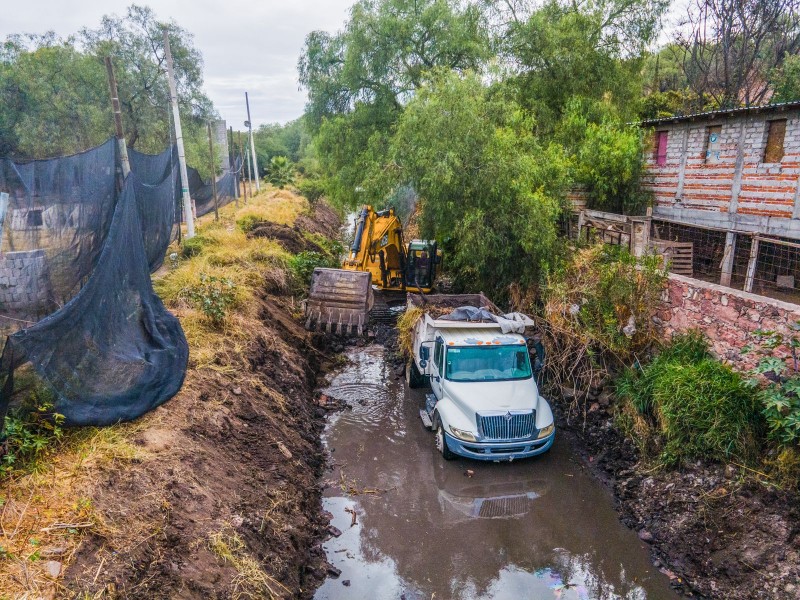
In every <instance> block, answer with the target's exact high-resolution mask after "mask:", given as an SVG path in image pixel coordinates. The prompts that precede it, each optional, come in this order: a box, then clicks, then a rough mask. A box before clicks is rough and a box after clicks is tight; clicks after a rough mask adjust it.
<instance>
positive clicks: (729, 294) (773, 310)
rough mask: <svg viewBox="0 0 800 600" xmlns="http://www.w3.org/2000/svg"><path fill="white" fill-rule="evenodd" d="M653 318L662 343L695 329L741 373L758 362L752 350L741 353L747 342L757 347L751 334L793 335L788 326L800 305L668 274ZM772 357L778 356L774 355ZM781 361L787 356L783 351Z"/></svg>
mask: <svg viewBox="0 0 800 600" xmlns="http://www.w3.org/2000/svg"><path fill="white" fill-rule="evenodd" d="M657 318H658V319H660V320H661V322H662V323H663V327H664V333H665V335H666V337H667V339H669V338H670V337H671V336H672V335H673V334H674V333H680V332H684V331H686V330H688V329H692V328H696V329H699V330H700V331H702V332H703V333H704V334H705V335H706V337H708V339H709V341H710V342H711V346H712V349H713V351H714V353H715V354H716V355H717V356H718V357H719V358H721V359H724V360H727V361H728V362H730V363H731V364H732V365H733V366H734V367H736V368H737V369H740V370H746V369H750V368H752V367H754V366H755V365H756V364H757V363H758V361H759V360H760V355H758V353H757V352H750V353H748V354H742V353H741V349H742V348H743V347H744V346H746V345H748V344H750V345H752V346H754V348H755V349H757V348H758V347H759V343H758V341H757V340H756V339H754V338H753V336H752V335H751V334H752V332H753V331H755V330H757V329H763V330H770V331H777V332H780V333H782V334H784V335H785V336H787V337H789V336H792V335H797V334H798V332H796V331H794V330H793V329H792V325H793V324H795V323H797V322H798V321H800V306H799V305H797V304H790V303H788V302H782V301H780V300H773V299H772V298H766V297H764V296H757V295H755V294H748V293H746V292H740V291H738V290H732V289H730V288H727V287H723V286H720V285H716V284H713V283H706V282H704V281H699V280H697V279H692V278H690V277H683V276H681V275H674V274H671V275H670V276H669V283H668V288H667V291H666V292H665V294H664V302H663V306H662V310H661V311H660V312H659V314H658V317H657ZM776 355H778V356H780V355H781V353H780V352H777V351H776ZM783 357H784V358H788V357H789V354H788V352H787V353H783Z"/></svg>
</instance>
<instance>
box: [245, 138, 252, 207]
mask: <svg viewBox="0 0 800 600" xmlns="http://www.w3.org/2000/svg"><path fill="white" fill-rule="evenodd" d="M246 156H247V175H248V179H249V181H250V197H251V198H252V197H253V169H252V168H251V167H252V164H251V163H250V148H248V149H247V152H246Z"/></svg>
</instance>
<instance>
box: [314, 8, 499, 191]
mask: <svg viewBox="0 0 800 600" xmlns="http://www.w3.org/2000/svg"><path fill="white" fill-rule="evenodd" d="M489 56H490V54H489V38H488V32H487V30H486V28H485V26H484V20H483V18H482V15H481V11H480V10H479V9H478V7H477V6H475V5H472V4H462V3H459V2H448V1H447V0H360V1H359V2H357V3H356V4H355V5H354V6H353V8H352V9H351V14H350V19H349V21H348V23H347V25H346V27H345V29H344V31H343V32H341V33H340V34H337V35H330V34H327V33H325V32H320V31H315V32H312V33H311V34H309V35H308V37H307V38H306V44H305V48H304V50H303V54H302V56H301V58H300V61H299V63H298V70H299V74H300V82H301V84H302V85H303V86H305V87H306V88H307V89H308V99H309V100H308V105H307V108H306V113H307V116H308V118H309V125H310V126H311V128H312V131H314V132H315V133H318V147H319V149H320V159H321V160H320V165H321V167H322V170H323V174H324V175H325V177H326V179H327V181H329V182H330V190H329V191H330V195H331V197H332V199H333V200H334V201H336V202H338V203H339V204H343V205H344V204H350V205H354V204H357V203H358V202H360V200H359V198H358V194H357V193H356V190H357V189H358V188H364V183H365V182H364V181H362V178H361V177H360V175H359V173H361V172H363V171H364V167H365V165H372V164H373V163H374V162H375V161H377V162H379V163H380V162H383V160H384V158H385V154H383V152H385V150H386V148H387V147H388V146H387V143H386V140H387V134H388V132H389V130H390V129H391V127H392V126H393V124H394V123H395V122H396V121H397V119H398V117H399V116H400V114H401V113H402V110H403V105H404V103H406V102H407V101H408V100H409V99H410V98H411V97H412V96H413V94H414V91H415V90H416V89H418V88H419V87H420V86H421V85H422V84H424V83H425V82H426V81H427V78H428V76H429V73H430V72H431V71H432V70H433V69H435V68H437V67H445V68H448V69H455V70H458V71H464V70H467V69H479V68H481V66H482V65H483V63H484V61H485V60H487V59H488V58H489Z"/></svg>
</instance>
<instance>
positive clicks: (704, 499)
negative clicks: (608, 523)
mask: <svg viewBox="0 0 800 600" xmlns="http://www.w3.org/2000/svg"><path fill="white" fill-rule="evenodd" d="M554 404H555V405H556V407H557V408H563V407H558V403H554ZM592 408H593V409H594V410H590V412H588V413H587V414H586V418H585V421H584V420H583V419H582V418H579V419H578V420H573V421H572V422H571V423H567V422H566V419H565V418H564V416H563V411H562V410H559V411H558V412H560V413H562V414H561V415H560V417H559V421H560V423H559V427H560V428H561V429H562V431H563V430H567V431H569V432H570V433H571V434H573V435H574V436H575V437H576V438H577V439H578V440H579V442H580V446H582V450H583V452H584V454H585V458H586V460H587V462H588V463H589V464H590V465H591V466H592V467H593V468H594V469H595V470H596V471H597V472H598V474H599V475H600V476H601V477H602V478H603V479H605V480H606V481H607V482H608V483H609V485H610V486H611V487H612V489H613V491H614V494H615V496H616V498H617V499H618V501H619V502H618V510H619V512H620V515H621V518H622V521H623V522H624V523H625V524H626V525H627V526H629V527H631V528H632V529H634V530H636V531H637V532H638V533H639V537H640V539H642V540H643V541H646V542H648V543H650V544H652V548H653V556H654V564H655V565H656V566H657V567H659V568H660V569H661V570H662V571H663V572H664V573H666V574H667V575H668V576H669V577H670V578H671V579H672V581H673V585H674V586H675V587H677V588H679V589H681V590H682V591H684V592H685V593H687V594H688V595H692V594H695V595H697V596H700V597H707V598H719V599H720V600H723V599H724V600H745V599H747V600H750V599H767V598H769V599H775V600H777V599H787V600H788V599H798V598H800V584H798V582H800V508H798V507H800V498H798V497H797V496H796V495H793V494H791V493H789V492H785V491H780V490H777V489H776V488H775V487H774V486H769V485H767V484H764V483H760V482H758V481H757V480H756V479H755V478H754V477H753V473H752V472H750V471H748V470H747V469H745V468H740V467H736V466H733V465H729V466H728V467H724V466H722V465H719V464H704V463H696V464H693V465H690V466H688V467H684V468H683V469H682V470H680V471H664V470H657V469H656V470H654V469H653V468H652V467H649V468H648V466H647V465H644V464H641V463H639V457H638V454H637V451H636V448H635V447H634V446H633V444H631V443H630V442H629V441H628V440H626V439H625V438H624V437H623V436H622V435H621V434H620V433H619V432H618V431H617V430H616V429H615V428H614V424H613V414H612V411H613V408H612V407H602V406H600V405H599V404H595V405H594V406H593V407H592Z"/></svg>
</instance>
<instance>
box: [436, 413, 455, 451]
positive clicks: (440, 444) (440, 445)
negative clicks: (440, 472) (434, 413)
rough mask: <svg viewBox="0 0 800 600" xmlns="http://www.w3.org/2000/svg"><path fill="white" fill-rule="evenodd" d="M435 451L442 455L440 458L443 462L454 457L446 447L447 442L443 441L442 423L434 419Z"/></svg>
mask: <svg viewBox="0 0 800 600" xmlns="http://www.w3.org/2000/svg"><path fill="white" fill-rule="evenodd" d="M436 449H437V450H438V451H439V452H441V453H442V458H444V459H445V460H453V459H454V458H455V457H456V455H455V454H453V452H452V451H451V450H450V448H448V447H447V440H445V439H444V427H442V421H441V419H439V418H438V417H437V418H436Z"/></svg>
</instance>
